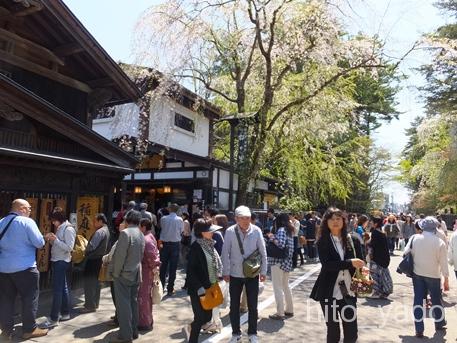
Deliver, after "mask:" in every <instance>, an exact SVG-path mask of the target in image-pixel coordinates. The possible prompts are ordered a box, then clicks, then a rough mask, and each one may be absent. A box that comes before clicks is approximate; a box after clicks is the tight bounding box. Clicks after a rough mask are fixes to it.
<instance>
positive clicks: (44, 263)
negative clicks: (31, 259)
mask: <svg viewBox="0 0 457 343" xmlns="http://www.w3.org/2000/svg"><path fill="white" fill-rule="evenodd" d="M53 208H54V200H53V199H42V200H41V207H40V225H39V228H40V231H41V233H42V234H43V235H46V234H47V233H49V232H51V231H52V224H51V221H50V220H49V215H50V214H51V211H52V209H53ZM50 251H51V247H50V245H49V243H47V242H46V244H45V245H44V247H43V248H42V249H39V250H38V252H37V268H38V270H39V271H40V272H47V271H48V270H49V253H50Z"/></svg>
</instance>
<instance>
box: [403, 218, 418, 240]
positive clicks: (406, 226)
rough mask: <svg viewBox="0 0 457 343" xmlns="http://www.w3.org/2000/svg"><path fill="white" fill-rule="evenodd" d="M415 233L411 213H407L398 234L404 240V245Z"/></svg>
mask: <svg viewBox="0 0 457 343" xmlns="http://www.w3.org/2000/svg"><path fill="white" fill-rule="evenodd" d="M415 233H416V231H415V228H414V221H413V217H412V216H411V214H407V215H406V217H405V222H404V223H403V225H402V228H401V232H400V235H401V237H403V239H404V240H405V245H406V244H408V241H409V239H410V238H411V236H412V235H414V234H415Z"/></svg>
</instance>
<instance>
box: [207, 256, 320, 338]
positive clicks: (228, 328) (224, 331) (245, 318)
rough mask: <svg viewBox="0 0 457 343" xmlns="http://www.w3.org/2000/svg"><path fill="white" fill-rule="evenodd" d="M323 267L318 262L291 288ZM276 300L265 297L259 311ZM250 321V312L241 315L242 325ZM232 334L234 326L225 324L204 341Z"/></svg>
mask: <svg viewBox="0 0 457 343" xmlns="http://www.w3.org/2000/svg"><path fill="white" fill-rule="evenodd" d="M320 269H321V265H320V264H318V265H317V266H315V267H314V268H313V269H311V270H310V271H308V272H307V273H305V274H303V275H302V276H300V277H299V278H297V279H296V280H295V281H294V282H292V283H291V284H290V289H294V288H295V287H297V286H298V285H299V284H301V283H302V282H303V281H305V280H306V279H308V278H309V277H310V276H311V275H313V274H314V273H316V272H317V271H318V270H320ZM274 302H275V296H274V295H271V296H270V297H269V298H267V299H265V300H264V301H262V302H261V303H260V304H259V305H258V311H259V312H261V311H263V310H264V309H266V308H267V307H269V306H270V305H271V304H273V303H274ZM247 321H248V314H247V313H245V314H243V315H242V316H241V317H240V326H241V325H243V324H245V323H247ZM231 335H232V326H231V325H230V324H229V325H227V326H224V328H223V329H222V330H221V332H220V333H218V334H214V335H212V336H211V337H209V338H207V339H205V340H204V341H203V342H202V343H217V342H220V341H221V340H222V339H224V338H227V337H229V336H231Z"/></svg>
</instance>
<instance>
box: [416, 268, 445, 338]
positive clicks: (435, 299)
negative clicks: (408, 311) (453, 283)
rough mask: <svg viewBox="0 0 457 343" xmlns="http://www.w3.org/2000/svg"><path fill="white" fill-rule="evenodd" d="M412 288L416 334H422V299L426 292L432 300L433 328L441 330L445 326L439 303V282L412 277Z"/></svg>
mask: <svg viewBox="0 0 457 343" xmlns="http://www.w3.org/2000/svg"><path fill="white" fill-rule="evenodd" d="M413 287H414V307H413V312H414V326H415V327H416V332H417V333H423V332H424V317H425V311H424V298H425V296H426V294H427V291H428V292H429V293H430V297H431V298H432V315H433V318H434V319H435V328H441V327H443V326H445V325H446V320H445V317H444V308H443V304H442V302H441V280H440V279H434V278H429V277H425V276H420V275H414V276H413Z"/></svg>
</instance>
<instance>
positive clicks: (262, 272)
mask: <svg viewBox="0 0 457 343" xmlns="http://www.w3.org/2000/svg"><path fill="white" fill-rule="evenodd" d="M235 219H236V225H233V226H231V227H229V228H228V229H227V231H226V232H225V237H224V246H223V247H222V267H223V268H222V274H223V275H224V280H225V281H226V282H230V323H231V325H232V338H231V340H230V342H233V343H234V342H240V341H241V330H240V298H241V291H242V289H243V286H245V287H246V294H247V298H248V311H249V314H248V335H249V342H250V343H257V341H258V340H257V319H258V313H257V302H258V296H259V279H260V281H261V282H263V281H265V278H266V274H267V252H266V248H265V241H264V240H263V235H262V230H260V228H258V227H257V226H255V225H253V224H251V211H250V210H249V208H248V207H246V206H239V207H237V208H236V209H235Z"/></svg>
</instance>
